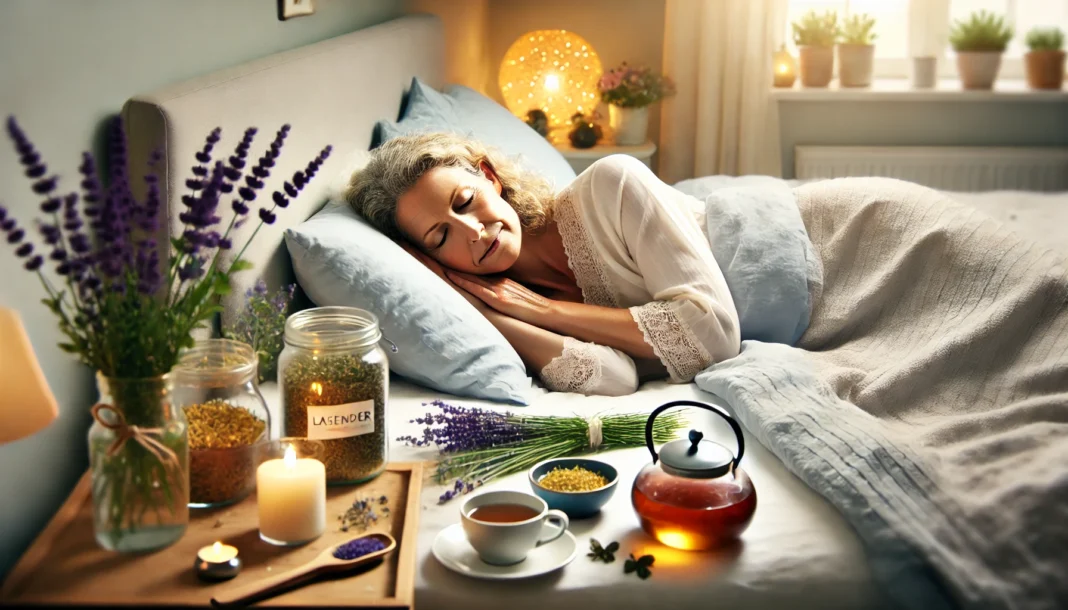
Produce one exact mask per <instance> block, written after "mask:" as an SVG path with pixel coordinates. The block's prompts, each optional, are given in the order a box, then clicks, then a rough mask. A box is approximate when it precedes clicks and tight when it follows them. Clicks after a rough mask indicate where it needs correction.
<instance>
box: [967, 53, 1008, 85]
mask: <svg viewBox="0 0 1068 610" xmlns="http://www.w3.org/2000/svg"><path fill="white" fill-rule="evenodd" d="M1000 69H1001V51H961V52H958V53H957V72H959V73H960V82H961V85H963V86H964V88H965V89H993V88H994V81H995V80H997V78H998V70H1000Z"/></svg>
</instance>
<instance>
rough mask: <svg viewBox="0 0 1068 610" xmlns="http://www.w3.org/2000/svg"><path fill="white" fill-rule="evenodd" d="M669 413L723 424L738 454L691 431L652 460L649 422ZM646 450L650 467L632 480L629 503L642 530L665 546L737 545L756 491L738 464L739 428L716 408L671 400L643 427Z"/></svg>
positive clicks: (749, 518)
mask: <svg viewBox="0 0 1068 610" xmlns="http://www.w3.org/2000/svg"><path fill="white" fill-rule="evenodd" d="M673 407H699V408H702V409H707V410H709V411H712V412H713V413H715V414H717V415H719V416H720V417H722V418H723V419H726V420H727V423H728V424H730V426H731V429H732V430H734V437H735V438H736V439H737V440H738V454H737V455H734V454H732V453H731V451H730V450H729V449H727V448H726V447H724V446H723V445H720V444H719V443H715V442H713V441H710V440H704V434H702V433H701V432H699V431H697V430H690V434H689V437H688V438H685V439H678V440H674V441H671V442H670V443H666V444H665V445H664V446H663V447H661V448H660V454H659V455H657V452H656V449H655V448H654V447H653V421H654V420H655V419H656V416H657V415H660V414H661V413H663V412H664V411H666V410H668V409H671V408H673ZM645 444H646V446H648V447H649V453H651V454H652V455H653V462H652V463H651V464H648V465H646V466H645V467H644V468H642V470H641V472H639V473H638V476H637V477H636V478H635V479H634V486H633V487H632V488H631V493H630V499H631V503H632V504H633V506H634V511H635V512H637V513H638V518H639V519H640V520H641V524H642V529H644V530H645V531H646V532H648V533H649V535H650V536H653V537H654V538H656V539H657V540H659V541H660V542H662V543H664V544H666V545H667V546H670V547H674V548H677V549H684V550H704V549H710V548H714V547H717V546H720V545H722V544H725V543H727V542H730V541H731V540H734V539H736V538H737V537H738V536H740V535H741V534H742V532H743V531H745V528H747V527H749V522H750V521H752V519H753V513H754V512H755V511H756V502H757V499H756V489H754V488H753V482H752V481H750V480H749V475H747V474H746V473H745V471H743V470H742V469H741V468H738V462H739V461H741V459H742V454H743V453H744V452H745V442H744V441H743V440H742V428H741V427H740V426H739V425H738V422H737V421H735V420H734V418H733V417H731V416H730V415H729V414H728V413H727V412H726V411H724V410H723V409H720V408H719V407H716V406H713V405H710V404H706V403H702V402H695V401H692V400H676V401H673V402H669V403H667V404H664V405H661V406H660V407H658V408H657V409H656V410H655V411H653V412H652V414H650V415H649V420H648V421H647V422H646V424H645Z"/></svg>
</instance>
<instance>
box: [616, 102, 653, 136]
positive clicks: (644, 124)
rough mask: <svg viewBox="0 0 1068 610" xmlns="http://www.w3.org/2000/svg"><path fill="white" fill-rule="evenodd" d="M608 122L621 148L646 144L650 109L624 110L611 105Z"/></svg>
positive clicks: (646, 107)
mask: <svg viewBox="0 0 1068 610" xmlns="http://www.w3.org/2000/svg"><path fill="white" fill-rule="evenodd" d="M608 122H609V125H611V127H612V131H613V132H615V139H616V144H619V145H620V146H636V145H638V144H645V134H646V133H647V132H648V131H649V107H648V106H644V107H642V108H622V107H620V106H616V105H610V106H609V107H608Z"/></svg>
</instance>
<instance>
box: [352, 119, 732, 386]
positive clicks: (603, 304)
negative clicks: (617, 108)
mask: <svg viewBox="0 0 1068 610" xmlns="http://www.w3.org/2000/svg"><path fill="white" fill-rule="evenodd" d="M346 196H347V199H348V201H349V202H350V203H351V205H352V206H353V207H354V208H355V209H356V211H357V213H359V214H360V215H362V216H363V217H364V218H366V219H367V220H368V221H369V222H371V223H372V224H373V225H374V226H375V227H376V228H378V229H379V230H380V231H382V232H383V233H385V234H387V235H389V236H391V237H393V238H394V239H396V240H397V241H398V242H400V243H401V244H402V245H403V246H404V247H405V248H406V249H407V250H408V251H409V252H410V253H411V254H412V255H414V256H415V257H417V258H418V259H420V260H421V261H422V262H423V263H424V264H425V265H426V266H427V267H429V268H430V269H431V270H433V271H434V272H435V273H437V274H438V275H439V276H441V277H442V279H444V280H445V281H446V282H448V283H449V284H450V285H451V286H452V287H453V288H455V289H456V290H457V291H458V292H460V294H462V295H463V296H464V297H465V298H466V299H467V300H468V301H469V302H470V303H471V304H472V305H474V306H475V307H476V308H477V309H478V310H479V311H480V312H481V313H482V314H483V315H485V316H486V318H487V319H489V321H490V322H492V323H493V325H494V326H495V327H496V328H497V329H498V330H499V331H500V332H501V334H503V335H504V337H505V338H506V339H507V340H508V341H509V343H511V345H512V346H513V347H514V348H515V350H516V351H517V352H518V353H519V355H520V357H522V359H523V361H524V362H525V363H526V365H527V366H528V367H529V368H530V369H532V370H534V371H537V372H538V375H539V377H540V378H541V380H542V382H543V383H544V384H545V385H546V386H547V387H548V388H549V389H552V390H555V391H564V392H580V393H584V394H601V395H623V394H629V393H632V392H634V391H635V390H636V389H637V387H638V384H639V380H640V379H641V380H644V379H647V378H655V377H665V376H670V378H671V379H672V380H673V381H676V382H688V381H691V380H692V379H693V377H694V375H696V374H697V373H698V372H700V371H701V370H703V369H705V368H706V367H708V366H709V365H710V364H712V363H715V362H719V361H722V360H725V359H728V358H731V357H733V356H735V355H737V354H738V349H739V344H740V338H739V322H738V314H737V312H736V311H735V306H734V303H733V301H732V298H731V294H730V291H729V290H728V288H727V283H726V281H725V280H724V276H723V273H722V272H721V271H720V267H719V265H717V263H716V260H715V259H714V258H713V256H712V252H711V250H710V249H709V243H708V238H707V237H706V236H705V234H704V231H703V230H702V226H703V224H704V222H703V215H704V210H703V206H702V204H701V203H700V202H699V201H698V200H697V199H695V198H693V197H690V196H687V195H684V194H683V193H681V192H680V191H677V190H676V189H674V188H672V187H671V186H668V185H667V184H665V183H663V182H661V181H660V180H659V179H657V177H656V176H655V175H654V174H653V173H652V172H651V171H650V170H649V169H648V168H647V167H646V166H645V165H643V164H642V163H641V162H639V161H637V160H636V159H634V158H632V157H627V156H623V155H613V156H610V157H606V158H604V159H602V160H600V161H598V162H596V163H594V164H593V165H592V166H591V167H590V168H589V169H587V170H586V171H584V172H583V173H582V174H581V175H580V176H578V177H577V178H575V180H574V181H573V182H572V183H571V184H569V185H567V187H566V188H564V189H563V190H562V191H561V192H559V193H554V191H553V190H552V188H551V187H550V186H549V184H548V183H547V182H545V181H544V180H543V179H542V178H540V177H539V176H538V175H537V174H534V173H531V172H527V171H524V170H523V169H521V168H520V167H519V166H518V165H516V164H515V163H513V162H512V161H511V160H509V159H507V158H505V157H504V156H502V155H501V154H499V153H498V152H496V151H494V150H492V149H488V148H486V147H485V146H483V145H482V144H481V143H479V142H477V141H475V140H471V139H467V138H464V137H463V136H459V135H455V134H449V133H434V134H420V135H409V136H402V137H398V138H395V139H392V140H389V141H388V142H386V143H385V144H383V145H382V146H381V147H379V148H377V149H375V150H374V151H372V156H371V159H370V161H369V163H368V164H367V166H366V167H365V168H364V169H363V170H361V171H360V172H357V173H356V174H355V175H354V176H353V178H352V180H351V182H350V186H349V189H348V191H347V195H346Z"/></svg>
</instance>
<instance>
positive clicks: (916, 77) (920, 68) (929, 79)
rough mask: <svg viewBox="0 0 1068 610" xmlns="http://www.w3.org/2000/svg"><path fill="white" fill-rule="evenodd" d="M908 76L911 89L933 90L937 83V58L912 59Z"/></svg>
mask: <svg viewBox="0 0 1068 610" xmlns="http://www.w3.org/2000/svg"><path fill="white" fill-rule="evenodd" d="M910 76H911V79H912V88H913V89H933V88H934V86H935V84H936V83H937V82H938V58H937V57H930V56H927V57H913V58H912V73H911V74H910Z"/></svg>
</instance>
